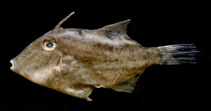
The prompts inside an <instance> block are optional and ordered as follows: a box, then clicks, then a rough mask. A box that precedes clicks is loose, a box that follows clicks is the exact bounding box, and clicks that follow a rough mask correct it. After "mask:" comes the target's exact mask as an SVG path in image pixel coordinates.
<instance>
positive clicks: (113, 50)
mask: <svg viewBox="0 0 211 111" xmlns="http://www.w3.org/2000/svg"><path fill="white" fill-rule="evenodd" d="M72 14H73V13H71V14H70V15H68V16H67V17H66V18H64V19H63V20H62V21H61V22H60V23H59V24H58V25H57V26H56V27H55V28H54V29H53V30H51V31H49V32H48V33H46V34H44V35H43V36H41V37H40V38H38V39H37V40H35V41H34V42H32V43H31V44H30V45H29V46H28V47H27V48H26V49H24V50H23V51H22V52H21V53H20V54H19V55H18V56H17V57H15V58H14V59H12V60H11V63H12V64H13V66H12V67H11V69H12V70H13V71H14V72H17V73H19V74H20V75H22V76H24V77H25V78H27V79H28V80H30V81H32V82H34V83H37V84H40V85H43V86H45V87H49V88H52V89H55V90H57V91H60V92H63V93H65V94H68V95H71V96H74V97H78V98H82V99H87V100H89V101H90V100H91V99H90V98H89V95H90V94H91V92H92V91H93V89H94V88H111V89H113V90H116V91H122V92H129V93H130V92H132V91H133V90H134V87H135V84H136V82H137V80H138V78H139V77H140V75H141V74H142V73H143V72H144V70H145V69H146V68H147V67H149V66H151V65H153V64H161V63H165V64H168V63H169V64H170V63H178V61H177V59H175V58H173V57H172V56H171V52H174V51H177V47H176V46H178V45H173V46H164V47H158V48H157V47H152V48H145V47H142V46H141V45H140V44H139V43H137V42H136V41H134V40H132V39H131V38H130V37H129V36H128V35H127V34H126V27H127V24H128V23H129V22H130V20H126V21H121V22H118V23H115V24H112V25H107V26H105V27H103V28H100V29H96V30H88V29H76V28H68V29H63V28H61V26H60V25H61V24H62V23H63V22H64V21H65V20H66V19H67V18H68V17H70V16H71V15H72ZM174 48H175V49H174ZM168 51H169V52H168ZM166 58H167V59H166ZM168 58H169V59H168Z"/></svg>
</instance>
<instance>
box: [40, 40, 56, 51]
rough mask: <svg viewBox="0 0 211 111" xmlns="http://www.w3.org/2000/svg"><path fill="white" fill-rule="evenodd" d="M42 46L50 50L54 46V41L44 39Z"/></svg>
mask: <svg viewBox="0 0 211 111" xmlns="http://www.w3.org/2000/svg"><path fill="white" fill-rule="evenodd" d="M42 47H43V49H44V50H47V51H52V50H54V49H55V48H56V42H55V41H53V40H44V41H43V45H42Z"/></svg>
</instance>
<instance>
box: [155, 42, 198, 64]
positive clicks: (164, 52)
mask: <svg viewBox="0 0 211 111" xmlns="http://www.w3.org/2000/svg"><path fill="white" fill-rule="evenodd" d="M158 50H159V51H160V55H161V62H160V64H161V65H177V64H186V63H190V64H196V58H195V57H196V55H197V54H198V53H199V51H198V50H196V46H195V45H194V44H175V45H167V46H161V47H158Z"/></svg>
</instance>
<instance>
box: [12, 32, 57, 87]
mask: <svg viewBox="0 0 211 111" xmlns="http://www.w3.org/2000/svg"><path fill="white" fill-rule="evenodd" d="M60 56H61V52H60V51H59V45H58V42H57V40H56V38H55V37H54V36H53V34H52V31H49V32H48V33H46V34H44V35H43V36H41V37H40V38H38V39H37V40H35V41H34V42H32V43H31V44H30V45H29V46H27V47H26V48H25V49H24V50H23V51H22V52H21V53H20V54H19V55H17V56H16V57H15V58H13V59H12V60H10V62H11V64H12V66H11V67H10V69H11V70H12V71H14V72H16V73H18V74H20V75H21V76H23V77H25V78H26V79H29V80H31V81H32V82H35V83H38V84H42V83H43V82H44V81H46V80H47V79H48V78H49V76H50V75H52V74H53V73H54V71H53V70H54V69H55V67H56V66H57V65H58V61H59V59H60Z"/></svg>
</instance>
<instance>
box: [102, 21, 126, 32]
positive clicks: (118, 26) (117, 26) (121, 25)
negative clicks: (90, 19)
mask: <svg viewBox="0 0 211 111" xmlns="http://www.w3.org/2000/svg"><path fill="white" fill-rule="evenodd" d="M129 23H130V19H128V20H124V21H120V22H117V23H114V24H110V25H106V26H104V27H102V28H100V29H99V30H105V31H109V32H118V33H126V31H127V25H128V24H129Z"/></svg>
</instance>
